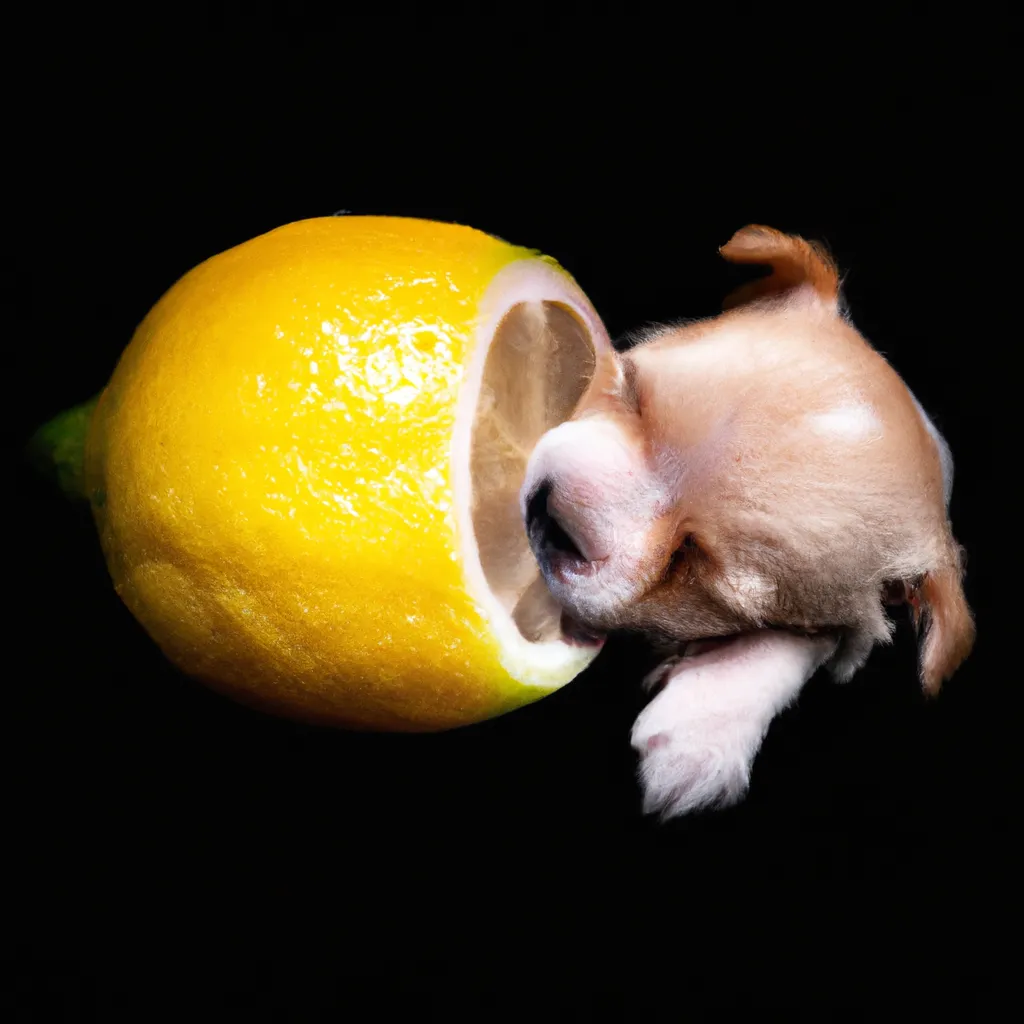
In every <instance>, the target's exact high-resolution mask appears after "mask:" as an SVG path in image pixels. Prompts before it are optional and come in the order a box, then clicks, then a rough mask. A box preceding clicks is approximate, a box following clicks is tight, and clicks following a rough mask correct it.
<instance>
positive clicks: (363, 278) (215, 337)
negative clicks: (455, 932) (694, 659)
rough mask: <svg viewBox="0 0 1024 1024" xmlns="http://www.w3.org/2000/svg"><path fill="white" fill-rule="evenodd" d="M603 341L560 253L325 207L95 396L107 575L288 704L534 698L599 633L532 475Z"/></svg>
mask: <svg viewBox="0 0 1024 1024" xmlns="http://www.w3.org/2000/svg"><path fill="white" fill-rule="evenodd" d="M608 345H609V342H608V338H607V335H606V333H605V331H604V328H603V326H602V325H601V322H600V320H599V318H598V317H597V315H596V313H594V311H593V309H592V307H591V306H590V304H589V302H588V301H587V299H586V297H585V296H584V295H583V293H582V292H581V291H580V289H579V287H578V286H577V285H576V284H575V282H574V281H573V280H572V278H571V277H570V276H569V275H568V274H567V273H566V272H565V271H563V270H562V269H561V268H560V267H558V266H557V264H555V263H554V262H553V261H551V260H548V259H546V258H544V257H540V256H538V255H536V254H535V253H533V252H532V251H530V250H526V249H522V248H519V247H516V246H513V245H509V244H507V243H505V242H503V241H501V240H499V239H496V238H493V237H491V236H489V235H486V234H484V233H482V232H479V231H476V230H474V229H471V228H468V227H462V226H458V225H452V224H439V223H435V222H429V221H419V220H413V219H405V218H384V217H334V218H321V219H315V220H308V221H300V222H298V223H294V224H289V225H286V226H285V227H282V228H279V229H277V230H275V231H271V232H269V233H268V234H265V235H262V236H260V237H258V238H255V239H253V240H251V241H249V242H246V243H244V244H242V245H239V246H237V247H236V248H233V249H230V250H228V251H227V252H224V253H222V254H220V255H218V256H215V257H213V258H212V259H210V260H207V261H206V262H205V263H203V264H201V265H200V266H198V267H196V268H195V269H194V270H192V271H191V272H190V273H188V274H186V275H185V276H184V277H183V278H182V279H181V280H180V281H179V282H178V283H177V284H175V285H174V286H173V287H172V288H171V289H170V291H168V292H167V294H166V295H164V297H163V298H162V299H161V300H160V301H159V302H158V303H157V305H156V306H155V307H154V308H153V309H152V311H151V312H150V313H149V315H148V316H147V317H146V319H145V320H144V321H143V322H142V324H141V325H140V326H139V328H138V329H137V331H136V333H135V335H134V337H133V339H132V341H131V343H130V344H129V346H128V348H127V349H126V351H125V352H124V354H123V356H122V358H121V361H120V363H119V364H118V366H117V368H116V370H115V372H114V374H113V376H112V378H111V380H110V383H109V385H108V386H107V387H106V389H105V390H104V391H103V393H102V395H101V396H100V398H99V401H98V403H97V404H96V407H95V409H94V410H93V411H91V413H90V414H89V415H87V416H85V420H86V421H87V428H88V429H87V432H86V433H85V442H84V465H83V466H82V467H81V472H80V478H81V487H82V489H83V490H84V493H85V494H86V496H87V497H88V498H89V501H90V503H91V505H92V509H93V513H94V517H95V521H96V524H97V527H98V530H99V534H100V539H101V543H102V546H103V551H104V554H105V557H106V560H107V564H108V567H109V570H110V574H111V576H112V578H113V581H114V585H115V587H116V588H117V591H118V593H119V594H120V596H121V597H122V599H123V600H124V602H125V603H126V605H127V606H128V608H129V609H130V610H131V611H132V613H133V614H134V615H135V616H136V617H137V618H138V619H139V621H140V622H141V623H142V624H143V626H144V627H145V628H146V630H147V631H148V632H149V634H150V635H151V636H152V637H153V638H154V639H155V640H156V642H157V643H158V644H159V645H160V647H161V648H162V649H163V651H164V652H165V653H166V654H167V655H168V657H169V658H170V659H171V660H172V661H174V662H175V663H176V664H177V665H178V666H179V667H181V668H182V669H183V670H184V671H186V672H187V673H189V674H191V675H193V676H195V677H197V678H199V679H202V680H204V681H206V682H207V683H209V684H210V685H211V686H213V687H215V688H217V689H218V690H220V691H222V692H225V693H227V694H229V695H231V696H233V697H235V698H237V699H239V700H242V701H244V702H246V703H249V704H254V705H257V706H259V707H262V708H264V709H266V710H269V711H272V712H276V713H280V714H284V715H288V716H292V717H296V718H300V719H305V720H311V721H317V722H324V723H330V724H336V725H341V726H347V727H353V728H369V729H388V730H433V729H444V728H449V727H453V726H458V725H463V724H467V723H470V722H475V721H479V720H481V719H484V718H488V717H491V716H493V715H496V714H501V713H503V712H506V711H508V710H510V709H512V708H514V707H517V706H520V705H522V704H525V703H527V702H530V701H532V700H535V699H537V698H538V697H540V696H543V695H544V694H546V693H549V692H551V691H552V690H554V689H556V688H558V687H559V686H561V685H563V684H564V683H566V682H568V681H569V680H570V679H572V678H573V677H574V676H575V675H577V674H578V673H579V672H580V671H581V670H582V669H583V668H584V667H585V666H586V665H587V664H588V663H589V661H590V660H591V659H592V658H593V657H594V654H595V653H596V648H594V647H587V646H580V645H579V644H574V643H572V642H571V641H569V640H568V639H567V638H566V637H565V636H564V635H563V634H562V633H561V632H560V630H559V626H558V614H557V609H554V608H552V607H551V602H550V598H549V597H548V596H547V594H546V591H544V588H543V586H542V585H541V584H540V582H539V577H538V575H537V572H536V566H535V564H534V563H533V560H532V558H531V557H530V555H529V550H528V547H527V544H526V538H525V534H524V531H523V528H522V525H521V520H520V515H519V508H518V488H519V484H520V483H521V480H522V473H523V470H524V468H525V461H526V458H527V457H528V456H529V452H530V450H531V448H532V446H533V444H535V443H536V440H537V439H538V438H539V436H540V434H541V433H542V432H543V431H544V430H545V429H548V428H549V427H551V426H554V425H555V424H556V423H557V422H560V421H561V420H563V419H565V418H567V417H568V416H569V415H570V414H571V412H572V409H573V408H574V407H575V404H576V402H577V401H578V400H579V398H580V396H581V395H582V394H583V392H584V391H585V389H586V387H587V386H588V382H589V378H590V374H591V373H592V372H593V365H594V359H595V353H599V352H600V351H601V350H602V349H603V348H605V347H607V346H608ZM83 415H84V414H82V413H79V414H78V415H77V419H76V418H75V417H74V416H72V417H71V419H70V420H69V421H68V422H71V423H72V424H79V422H80V421H82V420H83ZM55 422H56V421H55ZM55 429H56V428H55ZM65 449H68V446H67V445H66V444H65ZM68 450H71V452H72V455H73V454H74V451H75V450H76V449H75V448H74V445H73V444H72V445H71V446H70V449H68ZM72 461H73V459H72ZM71 476H74V472H71V473H70V476H69V478H70V477H71ZM76 479H77V478H76Z"/></svg>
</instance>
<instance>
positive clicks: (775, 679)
mask: <svg viewBox="0 0 1024 1024" xmlns="http://www.w3.org/2000/svg"><path fill="white" fill-rule="evenodd" d="M834 647H835V641H834V640H831V639H826V638H822V637H813V638H809V637H800V636H796V635H794V634H792V633H787V632H783V631H778V630H761V631H759V632H757V633H753V634H750V635H746V636H740V637H737V638H735V639H733V640H730V641H729V642H728V643H726V644H724V645H723V646H721V647H718V648H716V649H713V650H711V651H707V652H706V653H703V654H698V655H696V656H695V657H692V658H686V657H683V658H673V659H671V660H670V661H669V662H668V663H666V664H665V665H664V666H662V667H661V668H660V669H657V670H655V672H653V673H651V676H649V677H648V680H647V682H648V685H657V683H658V682H660V681H661V679H665V685H664V689H663V690H662V691H661V692H660V693H659V694H658V696H657V697H655V698H654V700H653V701H651V703H650V704H648V706H647V707H646V708H645V709H644V711H643V712H642V713H641V715H640V716H639V718H637V720H636V723H635V724H634V726H633V735H632V743H633V747H634V749H635V750H636V751H637V752H638V753H639V755H640V778H641V782H642V785H643V789H644V810H645V811H646V812H648V813H650V812H659V813H660V814H661V816H662V817H663V818H670V817H674V816H676V815H680V814H685V813H687V812H688V811H692V810H695V809H696V808H698V807H704V806H709V805H715V804H717V805H720V806H726V805H728V804H733V803H736V802H737V801H739V800H740V799H742V797H743V796H744V794H745V793H746V791H747V787H748V785H749V780H750V770H751V766H752V764H753V761H754V757H755V756H756V754H757V751H758V748H759V747H760V746H761V741H762V740H763V739H764V736H765V733H767V731H768V726H769V725H770V724H771V721H772V719H773V718H774V717H775V715H777V714H778V713H779V711H781V710H782V709H783V708H784V707H785V706H786V705H787V704H789V703H790V701H792V700H793V698H795V697H796V695H797V694H798V693H799V692H800V690H801V688H802V687H803V685H804V684H805V683H806V682H807V680H808V679H810V678H811V676H812V675H814V673H815V671H816V670H817V668H818V667H819V666H820V665H821V664H822V662H823V661H825V659H826V658H827V657H828V656H829V655H830V654H831V653H832V651H833V649H834Z"/></svg>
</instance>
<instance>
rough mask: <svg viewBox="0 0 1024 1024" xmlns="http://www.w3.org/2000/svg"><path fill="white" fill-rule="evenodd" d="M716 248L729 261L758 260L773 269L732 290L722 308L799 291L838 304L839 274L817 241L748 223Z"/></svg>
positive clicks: (748, 261)
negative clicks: (757, 278) (769, 272)
mask: <svg viewBox="0 0 1024 1024" xmlns="http://www.w3.org/2000/svg"><path fill="white" fill-rule="evenodd" d="M718 251H719V252H720V253H721V254H722V256H724V257H725V258H726V259H727V260H729V262H730V263H760V264H765V265H767V266H769V267H771V268H772V272H771V274H769V275H768V276H767V277H763V278H761V279H760V280H757V281H751V282H750V283H749V284H745V285H743V286H742V287H740V288H737V289H736V291H734V292H732V294H730V295H729V296H728V297H727V298H726V300H725V302H724V303H723V306H724V308H725V309H732V308H733V307H735V306H742V305H743V304H744V303H747V302H753V301H754V300H756V299H764V298H772V297H776V296H782V295H785V294H786V293H793V294H797V293H799V292H800V291H802V290H803V291H805V292H806V294H813V295H817V297H818V298H819V299H820V300H821V301H822V302H824V303H825V304H826V305H829V306H832V307H836V306H837V305H838V302H839V274H838V272H837V270H836V265H835V263H833V261H832V257H831V256H829V254H828V252H827V251H826V250H825V248H824V246H822V245H820V244H819V243H817V242H808V241H806V240H804V239H803V238H800V237H799V236H797V235H786V234H783V233H782V232H781V231H776V230H775V229H774V228H768V227H764V226H762V225H760V224H748V225H747V226H746V227H745V228H740V230H739V231H737V232H736V234H735V235H733V236H732V238H730V239H729V241H728V242H726V244H725V245H723V246H722V248H721V249H719V250H718Z"/></svg>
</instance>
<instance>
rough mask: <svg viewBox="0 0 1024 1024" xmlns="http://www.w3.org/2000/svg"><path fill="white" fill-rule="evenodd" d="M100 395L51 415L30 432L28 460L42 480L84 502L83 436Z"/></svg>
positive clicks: (68, 495)
mask: <svg viewBox="0 0 1024 1024" xmlns="http://www.w3.org/2000/svg"><path fill="white" fill-rule="evenodd" d="M99 400H100V396H99V395H96V396H95V397H94V398H90V399H89V401H88V402H83V403H82V404H81V405H76V406H74V407H73V408H71V409H67V410H66V411H65V412H62V413H60V414H59V415H57V416H54V418H53V419H52V420H50V421H49V422H48V423H45V424H43V426H41V427H40V428H39V429H38V430H37V431H36V432H35V434H33V435H32V437H31V439H30V440H29V443H28V447H27V452H26V453H27V455H28V458H29V460H30V461H31V462H32V464H33V465H34V466H35V468H36V469H37V471H38V472H39V473H40V474H41V475H42V476H44V477H45V478H46V479H48V480H50V481H51V482H52V483H55V484H56V485H57V486H58V487H59V488H60V489H61V491H63V492H64V494H65V495H66V496H67V497H69V498H72V499H75V500H79V501H88V500H89V495H88V494H87V493H86V489H85V438H86V435H87V434H88V432H89V423H90V422H91V420H92V414H93V411H94V410H95V408H96V403H97V402H99Z"/></svg>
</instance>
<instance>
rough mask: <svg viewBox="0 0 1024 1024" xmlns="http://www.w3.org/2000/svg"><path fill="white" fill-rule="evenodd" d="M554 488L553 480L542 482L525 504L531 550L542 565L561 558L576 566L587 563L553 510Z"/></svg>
mask: <svg viewBox="0 0 1024 1024" xmlns="http://www.w3.org/2000/svg"><path fill="white" fill-rule="evenodd" d="M551 491H552V484H551V480H550V479H546V480H543V481H541V483H540V484H539V485H538V486H537V489H536V490H535V491H534V492H533V494H531V495H530V497H529V498H528V499H527V502H526V516H525V520H526V535H527V537H529V539H530V547H531V548H533V553H534V555H536V557H537V559H538V560H540V561H543V560H547V561H550V560H551V559H552V558H553V557H556V556H562V557H563V558H570V559H572V560H573V561H576V562H583V561H586V559H585V558H584V557H583V554H582V552H581V551H580V549H579V548H578V547H577V546H576V543H575V541H574V540H573V539H572V537H570V536H569V534H568V533H566V531H565V529H564V528H563V526H562V524H561V523H560V522H559V521H558V518H557V517H556V516H555V515H554V514H553V513H552V511H551V506H550V499H551Z"/></svg>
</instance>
